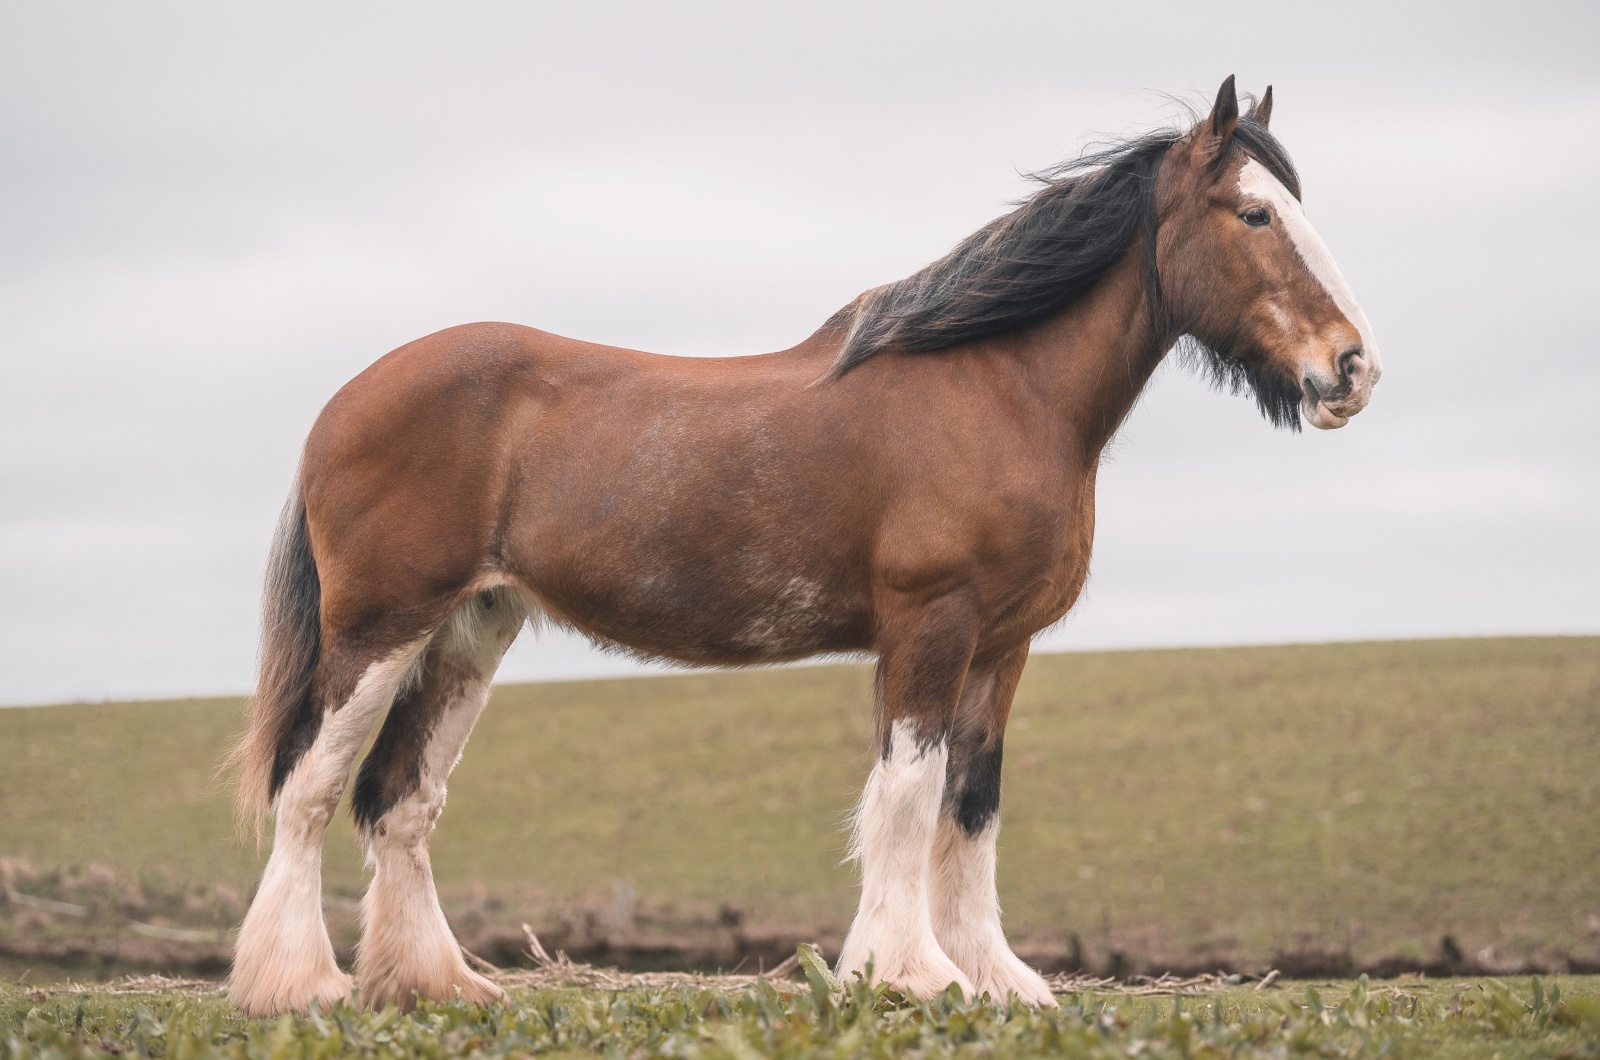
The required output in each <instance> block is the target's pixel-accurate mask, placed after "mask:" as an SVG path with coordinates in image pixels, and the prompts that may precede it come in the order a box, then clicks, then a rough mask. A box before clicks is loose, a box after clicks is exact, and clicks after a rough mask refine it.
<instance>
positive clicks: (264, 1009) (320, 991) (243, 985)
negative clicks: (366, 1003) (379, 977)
mask: <svg viewBox="0 0 1600 1060" xmlns="http://www.w3.org/2000/svg"><path fill="white" fill-rule="evenodd" d="M351 987H352V983H351V981H350V977H349V976H348V975H345V974H344V973H343V972H341V971H339V970H338V969H334V970H333V971H331V972H328V971H325V972H322V973H320V974H318V975H316V976H308V977H306V978H305V979H304V980H301V981H280V982H277V983H264V982H260V981H245V982H241V981H240V979H239V978H238V977H237V976H235V977H234V979H233V980H232V981H230V982H229V984H228V995H229V997H231V998H232V999H233V1003H234V1004H235V1005H238V1006H239V1009H240V1010H241V1011H242V1012H243V1013H244V1014H245V1015H246V1016H281V1015H283V1014H284V1013H286V1012H300V1013H305V1012H309V1011H311V1006H312V1005H313V1004H315V1005H316V1006H317V1008H319V1009H321V1010H322V1011H323V1012H326V1011H328V1010H329V1009H331V1008H333V1007H334V1006H335V1005H337V1004H338V1003H339V1002H341V1001H348V1000H349V999H350V991H351Z"/></svg>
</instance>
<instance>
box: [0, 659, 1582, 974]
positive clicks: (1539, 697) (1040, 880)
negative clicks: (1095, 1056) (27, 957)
mask: <svg viewBox="0 0 1600 1060" xmlns="http://www.w3.org/2000/svg"><path fill="white" fill-rule="evenodd" d="M869 694H870V681H869V672H868V670H867V669H866V668H865V667H862V666H822V667H805V668H796V669H784V670H767V671H752V672H740V673H694V674H684V675H679V676H668V677H653V678H645V679H637V680H619V681H598V682H587V683H571V684H551V685H522V686H505V687H501V688H499V689H498V690H497V691H496V692H495V697H494V700H493V702H492V704H491V706H490V708H489V710H488V711H487V713H486V714H485V716H484V719H483V721H482V723H481V724H480V725H479V728H478V732H477V734H476V737H475V739H474V740H473V742H472V743H471V744H470V745H469V746H468V749H467V753H466V757H465V758H464V760H463V761H462V763H461V766H460V768H459V769H458V771H457V773H456V778H455V780H454V781H453V782H452V785H451V793H450V802H449V806H448V807H447V809H446V811H445V814H444V816H443V818H442V820H441V822H440V827H439V831H438V833H437V836H436V840H435V844H434V851H435V866H436V874H437V877H438V879H439V881H440V884H441V887H442V889H443V890H444V892H445V894H446V897H447V910H449V911H450V912H451V914H452V917H453V919H455V920H456V921H457V923H458V927H462V928H463V931H466V930H468V927H470V923H469V922H471V921H473V919H474V918H478V919H480V920H483V919H487V920H496V921H497V922H505V923H511V924H514V923H516V922H518V921H519V920H521V919H528V920H532V921H533V922H534V923H535V924H538V925H542V928H541V930H549V931H554V932H555V933H556V937H557V939H558V940H559V939H560V938H562V937H567V938H569V939H571V938H576V937H577V935H581V934H583V933H584V932H587V933H588V934H589V935H591V936H592V935H605V934H607V933H610V934H612V935H617V936H620V935H625V934H628V933H630V932H631V933H634V934H639V933H648V932H649V931H651V930H654V928H652V926H651V925H652V924H659V923H667V922H669V921H670V920H671V919H672V918H673V917H678V918H680V919H693V918H695V917H699V918H701V919H703V920H705V921H706V922H708V923H710V924H712V925H713V927H715V926H716V925H718V924H721V925H723V926H727V925H730V924H734V923H738V924H740V925H742V926H741V927H740V930H753V928H752V925H754V926H756V927H760V926H762V925H765V926H766V928H767V929H770V930H772V931H774V932H777V933H779V934H782V932H783V931H784V930H788V931H789V932H790V934H792V935H795V936H797V937H806V936H810V937H815V938H818V939H821V940H822V941H824V942H827V941H828V940H830V939H836V938H837V937H838V936H839V935H840V934H842V932H843V929H844V927H845V926H846V924H847V922H848V917H849V915H850V912H851V911H852V908H853V897H854V877H853V873H852V870H851V869H850V868H849V867H848V866H842V865H840V863H839V862H840V857H841V855H842V853H843V849H844V835H843V833H842V831H841V822H842V821H843V819H844V816H845V814H846V812H847V811H848V809H849V807H850V805H851V803H852V801H853V800H854V798H855V795H856V793H857V791H858V790H859V788H860V785H861V783H862V781H863V779H864V777H865V774H866V770H867V768H868V765H869V761H868V751H867V739H868V736H867V733H868V721H869V716H870V704H869ZM239 725H240V703H239V701H237V700H205V701H185V702H171V703H136V704H94V705H75V706H64V707H49V708H30V709H15V710H3V711H0V749H3V755H4V758H3V767H0V856H9V857H10V858H12V859H22V860H23V861H25V862H26V863H27V864H26V865H23V866H21V867H19V862H18V861H16V860H13V861H11V862H9V863H8V864H9V865H10V869H9V870H8V871H10V872H11V873H12V875H13V877H15V878H16V879H17V880H22V879H26V880H27V881H28V886H30V887H34V888H35V889H37V890H41V891H42V890H50V889H54V890H55V891H56V892H59V893H58V894H57V895H56V896H58V897H61V896H66V897H70V895H67V894H66V892H68V891H71V890H72V889H73V888H74V887H76V888H78V891H77V892H74V893H82V892H83V890H84V889H85V888H89V889H92V888H93V886H102V889H103V890H106V891H107V892H108V893H109V894H111V897H109V898H108V899H107V901H108V902H110V903H112V904H117V903H121V905H122V906H124V907H126V908H127V909H131V910H133V912H132V913H131V914H130V915H133V916H135V917H136V918H140V919H143V920H147V921H151V922H156V923H162V924H171V925H177V926H185V925H189V926H194V925H199V926H219V927H220V926H226V924H227V923H228V922H229V921H230V920H231V919H232V918H234V917H236V916H237V912H238V902H239V901H241V900H242V899H241V897H240V896H248V894H249V893H250V889H251V888H252V887H253V886H254V882H255V879H256V876H257V873H258V871H259V868H260V865H261V861H262V855H261V854H260V853H258V852H257V851H256V850H255V848H254V847H253V846H252V845H249V844H241V843H239V842H237V841H236V840H235V839H234V838H233V831H232V824H231V822H230V820H229V815H228V805H227V795H226V793H225V791H224V790H223V788H222V787H221V786H220V785H219V784H218V782H217V781H216V780H215V779H214V776H213V768H214V764H215V763H216V761H217V759H218V758H219V757H220V755H221V754H222V752H223V750H224V748H225V747H226V746H227V744H228V742H229V739H230V737H231V736H232V734H233V733H234V732H235V731H236V730H237V729H238V727H239ZM1006 754H1007V759H1006V766H1005V805H1004V820H1005V826H1004V831H1003V834H1002V838H1001V895H1002V899H1003V902H1004V905H1005V908H1006V911H1007V921H1006V923H1007V927H1008V930H1009V931H1010V932H1011V934H1012V935H1013V937H1014V938H1016V939H1018V940H1019V945H1020V947H1021V948H1022V949H1023V950H1024V951H1026V950H1028V949H1029V948H1030V947H1033V948H1035V949H1041V948H1042V949H1052V948H1053V952H1058V953H1059V952H1061V951H1062V949H1063V948H1064V947H1067V948H1070V947H1071V946H1072V945H1073V942H1072V940H1073V938H1074V937H1076V939H1077V945H1078V947H1079V950H1080V951H1081V953H1082V954H1083V957H1084V959H1085V961H1087V962H1088V963H1089V964H1091V965H1094V966H1097V967H1105V966H1107V965H1108V963H1110V962H1113V960H1114V959H1115V960H1122V961H1125V962H1127V963H1126V966H1129V967H1151V966H1154V965H1160V964H1162V963H1167V964H1174V965H1183V966H1187V967H1202V966H1206V962H1208V961H1209V962H1215V963H1223V962H1230V963H1233V964H1241V963H1249V962H1258V963H1266V962H1270V961H1272V960H1273V959H1274V957H1275V955H1279V956H1281V955H1283V954H1285V953H1289V952H1304V951H1322V952H1327V953H1335V954H1344V953H1348V954H1350V955H1351V956H1352V958H1353V959H1355V960H1356V961H1358V962H1365V961H1371V960H1375V959H1377V958H1380V957H1384V956H1400V957H1406V958H1411V959H1417V960H1422V959H1427V958H1429V957H1430V956H1431V955H1434V954H1436V953H1437V952H1438V951H1439V949H1440V946H1441V939H1442V938H1443V937H1444V936H1451V937H1452V940H1453V941H1452V945H1454V946H1455V947H1456V948H1457V949H1459V951H1460V953H1461V954H1463V955H1465V958H1466V959H1467V960H1468V961H1469V962H1471V961H1477V963H1478V964H1479V965H1480V966H1482V967H1502V968H1505V969H1507V970H1511V969H1514V968H1516V967H1518V964H1517V962H1518V961H1526V960H1533V959H1544V960H1546V963H1547V965H1548V963H1549V961H1550V960H1555V961H1556V962H1557V964H1556V966H1560V962H1561V961H1563V960H1573V961H1576V962H1577V964H1578V966H1584V964H1585V962H1590V961H1600V826H1597V823H1596V822H1597V821H1600V812H1597V811H1600V768H1597V766H1600V638H1580V637H1565V638H1537V639H1534V638H1528V639H1503V640H1452V641H1431V642H1390V643H1369V644H1340V645H1322V646H1307V647H1269V648H1239V649H1216V650H1185V651H1150V652H1115V653H1096V654H1071V655H1041V656H1038V657H1036V658H1035V659H1034V660H1033V661H1032V662H1031V663H1030V664H1029V668H1028V672H1027V675H1026V677H1025V679H1024V681H1023V684H1022V687H1021V690H1020V692H1019V694H1018V698H1017V706H1016V711H1015V714H1014V720H1013V723H1012V726H1011V731H1010V733H1009V734H1008V736H1007V740H1006ZM91 866H92V868H91ZM18 873H22V874H23V875H18ZM327 879H328V890H329V892H330V894H331V895H332V896H333V901H332V903H331V904H332V914H331V915H334V914H337V913H338V910H339V909H340V908H348V903H344V904H343V906H341V903H340V901H339V899H340V897H341V896H342V897H345V898H354V897H356V896H358V895H359V894H360V891H361V888H362V885H363V871H362V868H361V863H360V858H359V856H358V853H357V851H356V848H355V844H354V841H353V838H352V835H351V831H350V828H349V826H348V824H347V823H344V822H342V823H341V824H339V825H338V826H337V827H336V829H335V831H334V833H333V835H332V836H331V837H330V841H329V844H328V853H327ZM96 881H99V882H98V884H97V883H96ZM15 886H16V887H17V888H18V889H19V890H21V889H22V887H23V884H22V883H21V882H17V883H15ZM158 895H177V896H178V897H177V898H173V899H171V900H170V901H167V902H166V904H165V905H162V904H161V903H160V902H158V901H157V900H156V897H155V896H158ZM46 897H49V895H46ZM141 902H143V903H144V904H143V905H141V904H140V903H141ZM158 906H159V908H158ZM575 910H576V911H578V912H574V911H575ZM719 917H720V919H719ZM652 918H654V919H652ZM335 919H337V916H336V915H335ZM463 925H467V926H463ZM70 927H72V925H71V924H67V923H66V922H65V921H64V920H63V919H62V918H60V917H54V916H53V915H52V914H50V913H48V912H40V911H39V910H38V909H34V908H30V909H18V908H17V907H15V906H0V941H4V939H6V938H12V939H13V940H15V939H16V938H17V937H19V936H20V934H21V933H24V932H29V931H31V932H34V933H35V934H38V933H41V932H43V933H45V934H48V933H49V932H51V931H57V930H60V931H66V930H67V929H68V928H70ZM562 932H566V935H565V936H563V935H562ZM8 933H9V934H8ZM172 947H177V948H178V949H181V946H179V945H178V944H177V943H173V944H172ZM172 947H169V952H170V951H171V948H172ZM1447 948H1448V947H1447ZM1114 954H1121V955H1123V956H1122V957H1120V958H1113V955H1114ZM1541 955H1542V956H1541ZM1458 963H1459V962H1458Z"/></svg>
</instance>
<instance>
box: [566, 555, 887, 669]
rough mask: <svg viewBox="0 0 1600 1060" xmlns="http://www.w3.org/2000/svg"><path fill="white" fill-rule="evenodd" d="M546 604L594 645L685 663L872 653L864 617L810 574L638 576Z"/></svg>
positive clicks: (578, 590) (842, 595)
mask: <svg viewBox="0 0 1600 1060" xmlns="http://www.w3.org/2000/svg"><path fill="white" fill-rule="evenodd" d="M574 590H576V591H574ZM540 595H541V596H542V597H544V598H545V599H546V600H547V601H548V603H549V604H550V606H551V609H552V611H554V612H555V615H556V617H558V618H560V619H562V620H564V621H566V622H569V623H570V624H572V625H573V626H576V627H577V628H578V629H580V630H582V631H583V632H585V633H587V634H589V635H591V636H593V637H596V638H597V639H600V640H602V641H605V642H608V643H611V644H615V645H618V646H620V647H623V648H626V649H628V650H630V651H634V652H640V653H643V654H647V655H659V656H665V657H667V658H672V659H678V660H681V661H683V662H690V663H699V664H704V665H733V666H736V665H748V664H751V663H762V662H782V661H786V660H790V659H801V658H805V657H807V656H810V655H818V654H824V653H830V652H849V651H859V650H863V649H865V648H866V647H868V646H869V639H870V638H869V634H868V621H867V616H866V613H865V608H864V607H861V606H858V605H857V604H856V603H855V602H854V601H853V600H852V599H851V596H852V594H849V593H845V592H842V591H841V590H840V589H839V588H838V587H837V586H832V585H829V584H827V583H826V582H824V581H823V580H821V579H818V578H811V577H807V576H806V575H804V574H790V575H788V576H787V577H783V578H781V579H774V580H771V581H767V582H758V583H751V582H739V581H730V580H728V579H726V578H719V577H715V576H712V577H706V576H704V575H703V574H702V575H701V576H684V575H678V574H677V573H675V572H668V573H662V574H655V575H652V574H650V573H648V572H645V571H637V570H636V571H635V572H634V575H633V576H632V577H630V578H626V579H623V580H621V581H620V582H618V583H616V584H612V585H603V586H602V585H597V584H595V583H593V582H590V583H589V584H588V585H586V586H582V587H581V588H579V587H577V586H573V587H571V588H567V587H559V586H548V587H542V588H541V591H540Z"/></svg>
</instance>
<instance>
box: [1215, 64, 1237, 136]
mask: <svg viewBox="0 0 1600 1060" xmlns="http://www.w3.org/2000/svg"><path fill="white" fill-rule="evenodd" d="M1207 124H1208V125H1209V126H1210V131H1211V136H1212V138H1213V139H1215V140H1216V141H1217V143H1218V144H1225V143H1227V142H1228V141H1229V140H1230V139H1232V138H1233V130H1234V129H1236V128H1238V126H1239V94H1238V93H1237V92H1235V91H1234V90H1233V75H1232V74H1229V75H1228V79H1227V80H1226V81H1224V82H1222V87H1221V88H1220V89H1218V90H1217V102H1216V104H1215V105H1213V106H1212V108H1211V117H1210V119H1209V120H1208V121H1207Z"/></svg>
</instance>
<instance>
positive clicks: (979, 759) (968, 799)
mask: <svg viewBox="0 0 1600 1060" xmlns="http://www.w3.org/2000/svg"><path fill="white" fill-rule="evenodd" d="M1004 745H1005V740H1004V738H1001V739H997V740H995V742H994V746H993V747H989V748H985V749H983V750H979V751H975V752H973V754H972V756H971V757H970V758H968V759H967V761H966V765H965V768H964V769H963V770H962V774H961V782H960V783H961V791H960V794H959V795H958V796H957V799H956V806H955V812H956V821H957V822H959V823H960V825H961V829H962V831H964V832H966V833H967V835H969V836H976V835H977V834H978V833H979V832H981V831H983V830H984V829H985V828H987V827H988V826H989V822H990V821H992V820H993V819H994V817H995V815H996V814H997V813H999V812H1000V758H1001V752H1002V748H1003V747H1004Z"/></svg>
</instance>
